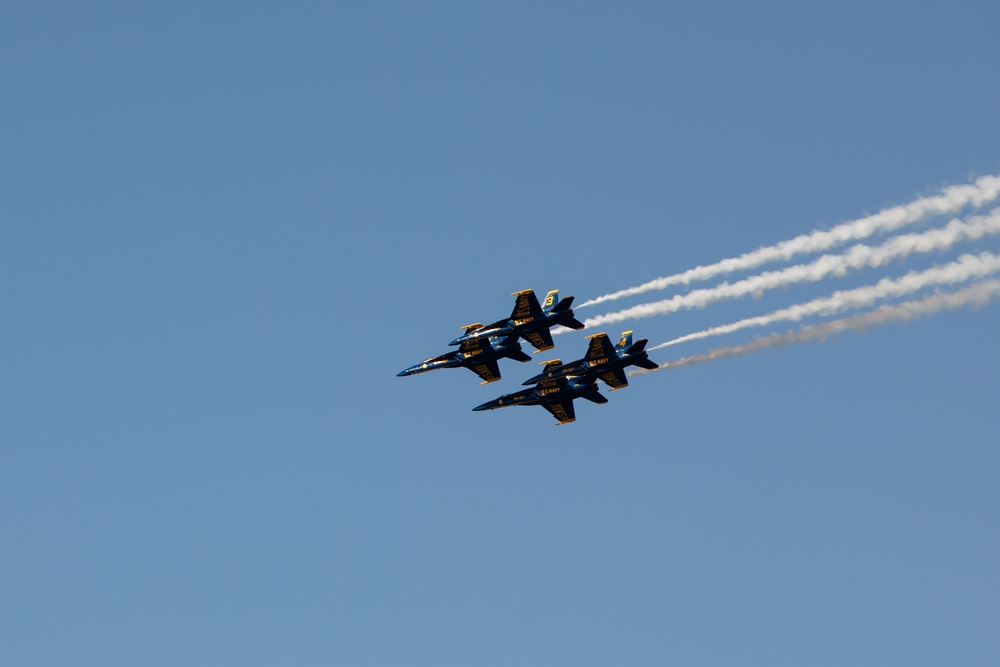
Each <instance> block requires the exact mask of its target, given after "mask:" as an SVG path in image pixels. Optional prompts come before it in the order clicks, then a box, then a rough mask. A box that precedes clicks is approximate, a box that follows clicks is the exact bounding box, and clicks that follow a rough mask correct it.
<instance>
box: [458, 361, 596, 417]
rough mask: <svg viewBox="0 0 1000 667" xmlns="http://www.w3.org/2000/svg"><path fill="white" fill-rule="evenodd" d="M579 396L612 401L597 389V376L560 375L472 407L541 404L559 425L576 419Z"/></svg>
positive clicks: (477, 408)
mask: <svg viewBox="0 0 1000 667" xmlns="http://www.w3.org/2000/svg"><path fill="white" fill-rule="evenodd" d="M560 363H561V362H560V361H559V360H558V359H555V360H553V361H549V362H547V363H546V365H547V366H556V365H559V364H560ZM575 398H585V399H587V400H588V401H593V402H594V403H598V404H603V403H607V402H608V399H606V398H604V397H603V396H601V392H599V391H598V390H597V383H596V381H595V380H594V379H593V378H581V377H559V378H554V379H551V380H544V381H543V382H540V383H539V384H538V386H536V387H532V388H531V389H525V390H523V391H519V392H517V393H515V394H505V395H503V396H501V397H500V398H497V399H494V400H492V401H488V402H486V403H483V404H482V405H479V406H476V407H474V408H472V409H473V410H474V411H476V412H479V411H482V410H496V409H497V408H506V407H508V406H511V405H540V406H542V407H543V408H545V409H546V410H548V411H549V412H551V413H552V416H553V417H555V418H556V419H557V420H558V422H559V423H558V424H556V426H558V425H559V424H568V423H570V422H573V421H576V411H575V410H574V409H573V399H575Z"/></svg>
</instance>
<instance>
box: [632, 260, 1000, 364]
mask: <svg viewBox="0 0 1000 667" xmlns="http://www.w3.org/2000/svg"><path fill="white" fill-rule="evenodd" d="M997 271H1000V256H998V255H994V254H992V253H988V252H984V253H981V254H979V255H962V256H961V257H959V258H958V260H956V261H954V262H951V263H949V264H942V265H940V266H935V267H932V268H930V269H926V270H924V271H911V272H910V273H907V274H906V275H905V276H903V277H901V278H896V279H889V278H885V279H883V280H880V281H879V282H878V283H876V284H874V285H867V286H865V287H859V288H857V289H852V290H844V291H840V292H834V293H833V294H832V295H831V296H828V297H820V298H818V299H814V300H812V301H809V302H806V303H800V304H797V305H794V306H790V307H788V308H783V309H781V310H776V311H774V312H773V313H769V314H767V315H759V316H757V317H748V318H746V319H744V320H740V321H738V322H733V323H732V324H724V325H722V326H718V327H713V328H711V329H705V330H704V331H698V332H696V333H692V334H688V335H686V336H681V337H680V338H675V339H674V340H671V341H667V342H666V343H660V344H659V345H656V346H655V347H651V348H649V349H650V350H658V349H662V348H664V347H669V346H671V345H677V344H678V343H684V342H687V341H692V340H699V339H702V338H709V337H711V336H719V335H722V334H727V333H733V332H734V331H740V330H742V329H748V328H750V327H763V326H767V325H769V324H774V323H775V322H797V321H799V320H802V319H803V318H806V317H810V316H817V315H818V316H824V315H836V314H839V313H842V312H844V311H847V310H853V309H855V308H863V307H866V306H870V305H871V304H873V303H875V302H876V301H879V300H881V299H888V298H893V297H900V296H905V295H907V294H912V293H914V292H917V291H919V290H921V289H924V288H926V287H934V286H940V285H954V284H957V283H963V282H967V281H969V280H973V279H976V278H983V277H985V276H988V275H990V274H992V273H996V272H997Z"/></svg>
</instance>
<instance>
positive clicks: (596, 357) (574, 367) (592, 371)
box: [524, 331, 659, 390]
mask: <svg viewBox="0 0 1000 667" xmlns="http://www.w3.org/2000/svg"><path fill="white" fill-rule="evenodd" d="M587 338H589V339H590V347H589V348H587V355H586V356H585V357H584V358H583V359H578V360H577V361H573V362H570V363H568V364H558V365H555V364H550V365H546V367H545V371H544V372H542V373H540V374H538V375H536V376H535V377H533V378H531V379H530V380H528V381H527V382H525V383H524V384H526V385H529V384H538V383H539V382H544V381H547V380H553V379H555V378H561V377H569V376H571V375H575V376H577V377H581V378H588V379H591V380H596V379H598V378H600V379H601V380H603V381H604V382H605V383H606V384H607V385H608V386H609V387H611V389H612V390H615V389H622V388H623V387H627V386H628V380H627V379H626V378H625V369H626V368H627V367H629V366H639V367H640V368H645V369H647V370H653V369H656V368H659V366H658V365H657V364H655V363H653V362H652V361H650V360H649V355H648V354H647V353H646V349H645V348H646V343H647V342H649V341H648V340H647V339H645V338H643V339H642V340H639V341H637V342H636V343H635V344H633V343H632V332H631V331H625V332H623V333H622V337H621V340H620V341H618V344H617V345H612V344H611V339H610V338H608V335H607V334H606V333H599V334H594V335H593V336H587Z"/></svg>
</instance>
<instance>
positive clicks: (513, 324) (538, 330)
mask: <svg viewBox="0 0 1000 667" xmlns="http://www.w3.org/2000/svg"><path fill="white" fill-rule="evenodd" d="M513 296H516V297H517V300H516V301H515V302H514V310H513V312H511V314H510V317H509V318H507V319H506V320H499V321H498V322H494V323H493V324H490V325H487V326H485V327H483V328H481V329H477V330H475V331H468V332H466V333H465V334H464V335H462V336H459V337H458V338H456V339H455V340H453V341H451V343H449V344H450V345H461V344H462V343H463V342H465V341H467V340H475V339H477V338H483V337H486V336H508V335H516V336H518V337H519V338H523V339H524V340H526V341H528V342H529V343H531V344H532V345H533V346H534V347H535V348H536V349H537V350H538V351H539V352H541V351H543V350H550V349H552V348H553V347H555V346H554V345H553V344H552V333H551V332H550V331H549V328H550V327H554V326H556V325H559V324H561V325H563V326H564V327H569V328H570V329H582V328H583V322H580V321H579V320H577V319H576V318H575V317H573V309H572V308H570V306H571V305H572V304H573V297H571V296H568V297H566V298H565V299H563V300H562V301H558V299H559V290H552V291H551V292H549V293H548V294H546V295H545V304H544V305H543V306H539V305H538V299H537V298H536V297H535V292H534V291H533V290H530V289H528V290H524V291H522V292H514V295H513ZM557 301H558V303H557Z"/></svg>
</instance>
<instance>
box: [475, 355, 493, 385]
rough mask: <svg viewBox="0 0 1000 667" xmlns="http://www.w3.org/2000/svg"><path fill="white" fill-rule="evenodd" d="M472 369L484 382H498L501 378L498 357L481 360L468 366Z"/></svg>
mask: <svg viewBox="0 0 1000 667" xmlns="http://www.w3.org/2000/svg"><path fill="white" fill-rule="evenodd" d="M468 368H469V370H470V371H472V372H473V373H475V374H476V375H478V376H479V377H481V378H482V379H483V384H489V383H490V382H496V381H497V380H499V379H500V366H499V365H498V364H497V362H496V359H493V360H491V361H481V362H478V363H476V364H473V365H472V366H469V367H468Z"/></svg>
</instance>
